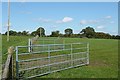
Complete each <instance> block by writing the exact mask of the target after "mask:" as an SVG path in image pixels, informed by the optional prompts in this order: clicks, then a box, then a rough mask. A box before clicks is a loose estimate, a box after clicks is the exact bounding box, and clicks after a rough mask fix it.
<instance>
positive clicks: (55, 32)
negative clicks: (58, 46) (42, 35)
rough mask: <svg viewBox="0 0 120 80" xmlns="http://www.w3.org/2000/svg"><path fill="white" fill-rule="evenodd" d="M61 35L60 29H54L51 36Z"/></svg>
mask: <svg viewBox="0 0 120 80" xmlns="http://www.w3.org/2000/svg"><path fill="white" fill-rule="evenodd" d="M59 35H60V31H52V33H51V35H50V36H51V37H58V36H59Z"/></svg>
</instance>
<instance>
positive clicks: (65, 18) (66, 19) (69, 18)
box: [62, 17, 73, 22]
mask: <svg viewBox="0 0 120 80" xmlns="http://www.w3.org/2000/svg"><path fill="white" fill-rule="evenodd" d="M72 20H73V18H71V17H64V18H63V20H62V21H63V22H70V21H72Z"/></svg>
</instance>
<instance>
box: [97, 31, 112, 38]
mask: <svg viewBox="0 0 120 80" xmlns="http://www.w3.org/2000/svg"><path fill="white" fill-rule="evenodd" d="M95 38H103V39H111V38H112V36H111V35H110V34H108V33H103V32H96V33H95Z"/></svg>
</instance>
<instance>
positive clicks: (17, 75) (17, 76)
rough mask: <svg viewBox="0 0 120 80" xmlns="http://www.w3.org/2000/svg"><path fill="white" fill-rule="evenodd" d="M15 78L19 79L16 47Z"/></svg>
mask: <svg viewBox="0 0 120 80" xmlns="http://www.w3.org/2000/svg"><path fill="white" fill-rule="evenodd" d="M16 78H17V79H19V64H18V47H16Z"/></svg>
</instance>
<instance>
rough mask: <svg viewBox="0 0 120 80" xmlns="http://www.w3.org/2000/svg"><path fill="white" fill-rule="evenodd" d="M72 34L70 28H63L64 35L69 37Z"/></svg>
mask: <svg viewBox="0 0 120 80" xmlns="http://www.w3.org/2000/svg"><path fill="white" fill-rule="evenodd" d="M72 34H73V30H72V29H71V28H67V29H65V36H67V37H70V36H71V35H72Z"/></svg>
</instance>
